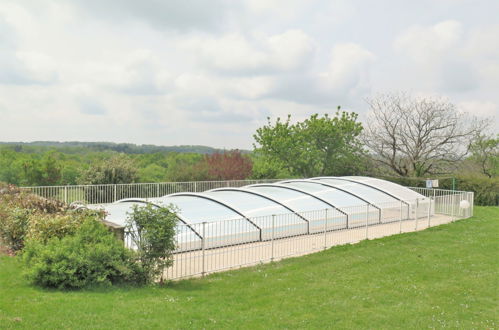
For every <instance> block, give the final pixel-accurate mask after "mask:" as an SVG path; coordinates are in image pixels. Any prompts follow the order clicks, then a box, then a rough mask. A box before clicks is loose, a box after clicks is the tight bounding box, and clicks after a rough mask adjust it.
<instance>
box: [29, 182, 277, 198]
mask: <svg viewBox="0 0 499 330" xmlns="http://www.w3.org/2000/svg"><path fill="white" fill-rule="evenodd" d="M277 181H280V180H279V179H268V180H230V181H192V182H161V183H129V184H99V185H74V186H38V187H21V189H22V190H24V191H28V192H31V193H33V194H36V195H39V196H42V197H45V198H51V199H57V200H60V201H63V202H66V203H73V202H80V203H83V204H107V203H113V202H115V201H117V200H120V199H124V198H153V197H161V196H164V195H168V194H173V193H177V192H203V191H206V190H210V189H215V188H225V187H233V188H237V187H242V186H245V185H249V184H257V183H272V182H277Z"/></svg>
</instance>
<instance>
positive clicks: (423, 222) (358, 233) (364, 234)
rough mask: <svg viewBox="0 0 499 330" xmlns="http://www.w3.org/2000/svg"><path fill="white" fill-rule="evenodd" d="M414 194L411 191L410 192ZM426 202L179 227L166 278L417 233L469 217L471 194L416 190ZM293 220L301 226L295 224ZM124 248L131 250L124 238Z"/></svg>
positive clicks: (471, 201) (387, 204)
mask: <svg viewBox="0 0 499 330" xmlns="http://www.w3.org/2000/svg"><path fill="white" fill-rule="evenodd" d="M414 190H416V188H414ZM417 191H418V192H419V193H421V194H423V195H424V196H426V198H421V199H415V200H406V201H400V202H396V203H393V202H392V203H386V204H377V205H376V206H375V205H363V206H352V207H342V208H341V210H338V209H324V210H317V211H312V212H303V213H289V214H276V215H272V216H265V217H255V218H250V220H251V221H247V220H245V219H233V220H224V221H212V222H202V223H195V224H190V225H184V224H179V225H178V228H177V236H176V239H177V250H176V251H175V253H174V256H173V259H174V262H173V266H171V267H170V268H168V269H167V270H166V274H165V276H166V277H167V278H168V279H172V280H174V279H181V278H188V277H195V276H203V275H205V274H209V273H213V272H218V271H223V270H227V269H235V268H240V267H244V266H249V265H256V264H260V263H265V262H271V261H274V260H279V259H283V258H287V257H291V256H298V255H304V254H309V253H313V252H317V251H320V250H324V249H327V248H329V247H331V246H334V245H342V244H352V243H356V242H359V241H361V240H364V239H373V238H379V237H383V236H388V235H394V234H399V233H403V232H410V231H416V230H422V229H425V228H429V227H432V226H436V225H440V224H443V223H448V222H451V221H455V220H456V219H461V218H467V217H470V216H472V214H473V193H471V192H458V191H449V190H437V191H435V190H432V189H421V188H417ZM297 217H299V218H300V219H302V220H303V221H297ZM125 244H126V245H127V246H129V247H131V246H133V242H131V241H130V237H129V235H128V234H125Z"/></svg>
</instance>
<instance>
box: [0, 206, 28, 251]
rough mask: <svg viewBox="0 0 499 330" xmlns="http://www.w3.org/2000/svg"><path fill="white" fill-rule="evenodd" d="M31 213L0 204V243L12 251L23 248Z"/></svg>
mask: <svg viewBox="0 0 499 330" xmlns="http://www.w3.org/2000/svg"><path fill="white" fill-rule="evenodd" d="M32 212H33V211H31V210H29V209H24V208H20V207H17V206H7V205H5V204H3V203H0V241H1V242H3V244H5V245H6V246H7V247H8V248H9V249H11V250H12V251H19V250H21V249H22V248H23V247H24V241H25V239H26V235H27V233H28V228H29V218H30V216H31V214H32Z"/></svg>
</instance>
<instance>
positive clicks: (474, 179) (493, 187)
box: [380, 175, 499, 206]
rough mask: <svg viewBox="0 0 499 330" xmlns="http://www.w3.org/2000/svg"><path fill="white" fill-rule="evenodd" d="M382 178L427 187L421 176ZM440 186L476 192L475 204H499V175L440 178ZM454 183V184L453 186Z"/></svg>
mask: <svg viewBox="0 0 499 330" xmlns="http://www.w3.org/2000/svg"><path fill="white" fill-rule="evenodd" d="M380 178H381V179H385V180H388V181H392V182H395V183H398V184H401V185H403V186H406V187H426V182H425V180H424V179H421V178H409V177H392V176H388V177H387V176H381V177H380ZM436 178H437V179H438V181H439V188H438V189H448V190H452V189H455V190H461V191H472V192H474V193H475V194H474V204H475V205H481V206H499V177H493V178H487V177H484V176H477V175H475V176H464V175H458V176H456V177H444V178H438V177H436ZM453 184H454V186H453Z"/></svg>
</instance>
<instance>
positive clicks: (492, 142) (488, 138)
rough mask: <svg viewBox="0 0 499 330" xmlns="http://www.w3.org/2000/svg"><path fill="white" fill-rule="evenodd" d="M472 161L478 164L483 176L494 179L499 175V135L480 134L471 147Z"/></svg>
mask: <svg viewBox="0 0 499 330" xmlns="http://www.w3.org/2000/svg"><path fill="white" fill-rule="evenodd" d="M470 151H471V157H470V158H471V160H473V161H474V162H476V163H477V164H478V165H479V167H480V170H481V171H482V173H483V174H485V175H486V176H488V177H489V178H492V177H494V176H498V175H499V134H497V135H496V137H495V138H494V136H492V135H485V134H481V133H480V134H478V135H477V136H476V137H475V139H474V141H473V143H472V144H471V147H470Z"/></svg>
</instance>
